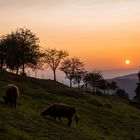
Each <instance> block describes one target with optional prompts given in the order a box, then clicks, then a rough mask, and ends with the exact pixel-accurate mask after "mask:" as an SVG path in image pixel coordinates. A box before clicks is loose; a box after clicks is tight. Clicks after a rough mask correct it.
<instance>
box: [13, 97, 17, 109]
mask: <svg viewBox="0 0 140 140" xmlns="http://www.w3.org/2000/svg"><path fill="white" fill-rule="evenodd" d="M16 105H17V100H16V99H15V100H14V102H13V106H14V108H16Z"/></svg>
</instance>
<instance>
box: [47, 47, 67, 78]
mask: <svg viewBox="0 0 140 140" xmlns="http://www.w3.org/2000/svg"><path fill="white" fill-rule="evenodd" d="M44 53H45V60H44V62H46V63H47V64H48V65H49V66H50V68H51V69H52V70H53V73H54V80H55V81H56V69H57V68H58V66H59V64H60V62H61V61H62V60H63V59H64V58H65V57H67V56H68V52H67V51H65V50H56V49H46V50H45V52H44Z"/></svg>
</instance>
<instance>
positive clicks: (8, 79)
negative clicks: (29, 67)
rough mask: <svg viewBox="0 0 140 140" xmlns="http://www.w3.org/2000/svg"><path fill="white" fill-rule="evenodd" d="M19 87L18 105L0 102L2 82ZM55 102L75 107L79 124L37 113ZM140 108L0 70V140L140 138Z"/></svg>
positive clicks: (108, 97) (3, 84)
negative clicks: (69, 125) (70, 124)
mask: <svg viewBox="0 0 140 140" xmlns="http://www.w3.org/2000/svg"><path fill="white" fill-rule="evenodd" d="M9 83H15V84H16V85H18V86H19V89H20V97H19V99H18V108H17V109H11V108H10V107H9V106H6V105H4V104H3V102H2V98H1V97H2V96H3V92H4V87H5V85H7V84H9ZM55 102H63V103H67V104H69V105H73V106H75V107H76V108H77V115H78V118H79V124H78V125H76V124H75V120H73V122H72V127H71V128H70V127H68V126H67V125H66V122H67V120H65V119H63V124H59V122H58V121H57V120H55V119H53V118H51V117H45V118H43V117H42V116H40V112H41V111H42V110H44V109H45V108H46V107H47V106H49V105H50V104H52V103H55ZM139 139H140V110H139V109H137V108H134V107H131V106H130V105H128V101H124V100H121V99H119V98H117V97H111V96H106V97H104V96H95V95H90V94H85V93H80V92H79V91H77V90H75V89H70V88H69V87H67V86H65V85H62V84H61V83H58V82H54V81H51V80H39V79H35V78H21V77H20V76H18V77H17V76H15V75H12V74H9V73H5V72H4V73H3V72H0V140H139Z"/></svg>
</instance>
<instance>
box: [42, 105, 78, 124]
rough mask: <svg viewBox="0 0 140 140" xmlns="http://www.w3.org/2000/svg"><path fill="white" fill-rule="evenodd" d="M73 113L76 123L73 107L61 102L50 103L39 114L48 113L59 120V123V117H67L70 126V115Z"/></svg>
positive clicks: (44, 114)
mask: <svg viewBox="0 0 140 140" xmlns="http://www.w3.org/2000/svg"><path fill="white" fill-rule="evenodd" d="M74 114H75V120H76V124H78V119H77V115H76V109H75V107H72V106H70V105H67V104H62V103H55V104H52V105H50V106H49V107H48V108H47V109H46V110H44V111H43V112H42V113H41V115H43V116H46V115H50V116H52V117H54V118H58V119H59V120H60V123H62V120H61V117H64V118H67V119H68V125H69V126H71V122H72V117H73V115H74Z"/></svg>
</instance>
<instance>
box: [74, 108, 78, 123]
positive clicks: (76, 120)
mask: <svg viewBox="0 0 140 140" xmlns="http://www.w3.org/2000/svg"><path fill="white" fill-rule="evenodd" d="M74 113H75V122H76V124H78V117H77V114H76V109H75V112H74Z"/></svg>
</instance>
